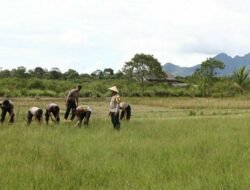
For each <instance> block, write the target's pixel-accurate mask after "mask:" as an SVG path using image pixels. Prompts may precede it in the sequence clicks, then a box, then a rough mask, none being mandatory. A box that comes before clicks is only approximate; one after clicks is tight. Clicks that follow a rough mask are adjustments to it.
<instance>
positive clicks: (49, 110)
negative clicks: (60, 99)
mask: <svg viewBox="0 0 250 190" xmlns="http://www.w3.org/2000/svg"><path fill="white" fill-rule="evenodd" d="M59 114H60V108H59V106H58V105H57V104H55V103H50V104H48V105H47V107H46V111H45V121H46V124H49V118H51V120H52V121H54V122H56V123H59V121H60V116H59Z"/></svg>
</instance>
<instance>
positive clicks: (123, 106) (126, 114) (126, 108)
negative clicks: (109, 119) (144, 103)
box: [120, 102, 131, 121]
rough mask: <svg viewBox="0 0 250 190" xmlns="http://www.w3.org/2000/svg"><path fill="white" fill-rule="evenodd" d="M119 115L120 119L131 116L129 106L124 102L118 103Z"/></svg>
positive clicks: (127, 118)
mask: <svg viewBox="0 0 250 190" xmlns="http://www.w3.org/2000/svg"><path fill="white" fill-rule="evenodd" d="M120 109H121V115H120V120H123V119H125V120H127V121H128V120H130V117H131V106H130V105H129V104H128V103H126V102H121V103H120Z"/></svg>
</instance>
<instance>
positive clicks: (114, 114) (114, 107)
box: [109, 86, 121, 130]
mask: <svg viewBox="0 0 250 190" xmlns="http://www.w3.org/2000/svg"><path fill="white" fill-rule="evenodd" d="M109 90H111V93H112V97H111V100H110V105H109V115H110V117H111V122H112V124H113V127H114V129H117V130H119V129H120V121H119V104H120V101H121V98H120V96H119V94H118V93H119V91H118V89H117V87H116V86H113V87H110V88H109Z"/></svg>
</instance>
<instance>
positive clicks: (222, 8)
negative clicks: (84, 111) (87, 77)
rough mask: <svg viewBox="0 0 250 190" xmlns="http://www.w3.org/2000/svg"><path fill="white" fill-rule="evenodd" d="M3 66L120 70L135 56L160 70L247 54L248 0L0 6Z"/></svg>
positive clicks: (55, 0)
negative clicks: (149, 57) (153, 62)
mask: <svg viewBox="0 0 250 190" xmlns="http://www.w3.org/2000/svg"><path fill="white" fill-rule="evenodd" d="M0 3H1V7H0V46H1V47H0V50H1V55H0V66H1V67H4V68H5V67H6V68H7V66H6V65H5V63H6V62H8V63H9V64H8V68H10V67H12V68H15V67H17V66H20V65H24V66H25V67H27V68H34V65H35V66H41V67H47V68H51V67H54V66H55V67H59V68H61V70H62V71H66V70H67V69H68V68H72V69H77V70H78V71H79V72H92V71H94V70H96V69H103V68H106V67H112V68H113V69H114V70H118V69H121V68H122V66H123V64H124V62H126V61H128V60H129V59H131V58H132V57H133V55H134V54H136V53H148V54H153V55H154V57H156V58H157V59H158V60H159V61H160V62H161V63H162V64H164V63H166V62H172V63H174V64H179V65H182V66H191V65H195V64H199V63H201V62H202V61H203V60H205V59H206V58H207V57H211V56H214V55H216V54H217V53H220V52H226V53H228V54H230V55H236V54H238V55H244V54H246V53H248V52H250V38H249V33H250V26H249V23H250V12H249V8H250V2H249V1H247V0H238V1H234V0H202V1H201V0H190V1H185V0H175V1H172V0H155V1H151V0H127V1H124V0H107V1H100V0H92V1H82V0H71V1H69V0H36V1H33V0H22V1H17V0H12V1H4V0H0Z"/></svg>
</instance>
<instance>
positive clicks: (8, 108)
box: [0, 99, 15, 123]
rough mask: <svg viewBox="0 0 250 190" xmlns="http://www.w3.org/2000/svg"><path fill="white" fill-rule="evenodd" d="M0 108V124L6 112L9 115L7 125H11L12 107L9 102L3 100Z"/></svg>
mask: <svg viewBox="0 0 250 190" xmlns="http://www.w3.org/2000/svg"><path fill="white" fill-rule="evenodd" d="M0 106H1V109H2V113H1V119H0V122H1V123H3V122H4V120H5V116H6V114H7V112H8V113H9V115H10V119H9V123H13V122H14V116H15V114H14V105H13V103H12V102H11V101H10V100H7V99H6V100H4V101H1V102H0Z"/></svg>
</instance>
